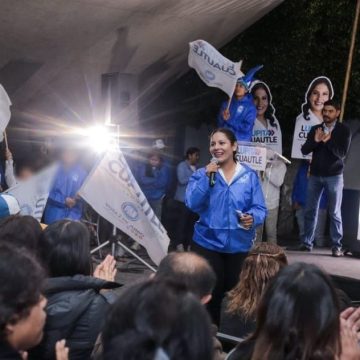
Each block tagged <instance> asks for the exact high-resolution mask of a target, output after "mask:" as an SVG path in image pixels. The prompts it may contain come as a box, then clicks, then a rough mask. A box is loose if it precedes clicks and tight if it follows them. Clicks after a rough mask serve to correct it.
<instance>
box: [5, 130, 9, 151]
mask: <svg viewBox="0 0 360 360" xmlns="http://www.w3.org/2000/svg"><path fill="white" fill-rule="evenodd" d="M4 140H5V148H6V151H8V150H9V143H8V138H7V134H6V130H4Z"/></svg>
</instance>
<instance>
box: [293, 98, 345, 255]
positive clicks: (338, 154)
mask: <svg viewBox="0 0 360 360" xmlns="http://www.w3.org/2000/svg"><path fill="white" fill-rule="evenodd" d="M339 115H340V104H339V103H337V102H336V101H334V100H328V101H326V102H325V103H324V108H323V119H324V122H323V123H322V124H320V125H316V126H313V127H312V128H311V131H310V133H309V135H308V137H307V139H306V142H305V144H304V145H303V146H302V148H301V151H302V153H303V154H304V155H307V154H309V153H311V152H312V154H313V155H312V161H311V164H310V176H309V182H308V188H307V196H306V209H305V234H304V238H303V244H302V245H300V246H299V247H298V248H297V250H300V251H311V249H312V247H313V242H314V234H315V226H316V218H317V213H318V208H319V200H320V197H321V194H322V192H323V191H324V189H325V191H326V193H327V196H328V201H329V207H328V212H329V217H330V239H331V243H332V255H333V256H334V257H339V256H342V255H343V252H342V250H341V248H342V244H341V240H342V236H343V229H342V219H341V202H342V191H343V186H344V181H343V169H344V160H345V157H346V154H347V152H348V150H349V147H350V142H351V132H350V129H349V128H348V127H347V126H346V125H344V124H342V123H340V122H339V121H337V120H338V117H339Z"/></svg>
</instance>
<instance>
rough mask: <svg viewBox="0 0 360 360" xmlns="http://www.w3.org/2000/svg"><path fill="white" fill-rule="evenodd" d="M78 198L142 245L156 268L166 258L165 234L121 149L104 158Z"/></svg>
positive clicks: (89, 177) (167, 239)
mask: <svg viewBox="0 0 360 360" xmlns="http://www.w3.org/2000/svg"><path fill="white" fill-rule="evenodd" d="M79 194H80V196H81V197H82V198H83V199H84V200H85V201H86V202H87V203H89V204H90V205H91V206H92V207H93V208H94V210H95V211H96V212H98V213H99V214H100V215H101V216H102V217H104V218H105V219H106V220H108V221H109V222H110V223H112V224H113V225H115V226H116V227H117V228H119V229H120V230H122V231H123V232H124V233H126V234H127V235H129V236H130V237H131V238H132V239H134V240H136V241H137V242H139V243H140V244H141V245H143V246H144V247H145V249H146V250H147V252H148V254H149V256H150V258H151V260H152V261H153V262H154V263H155V264H159V263H160V261H161V259H162V258H163V257H165V256H166V254H167V248H168V245H169V237H168V235H167V232H166V230H165V229H164V227H163V226H162V224H161V222H160V221H159V219H158V218H157V217H156V215H155V214H154V212H153V210H152V209H151V207H150V205H149V203H148V201H147V200H146V197H145V195H144V194H143V192H142V191H141V189H140V187H139V185H138V184H137V182H136V180H135V178H134V176H133V175H132V173H131V170H130V168H129V166H128V164H127V162H126V160H125V157H124V155H123V154H122V152H121V150H120V149H119V150H118V151H113V152H107V153H106V154H105V155H104V157H103V158H102V159H101V161H100V162H99V164H98V165H97V166H96V167H95V168H94V169H93V170H92V172H91V174H90V175H89V176H88V178H87V179H86V180H85V183H84V184H83V186H82V187H81V189H80V191H79Z"/></svg>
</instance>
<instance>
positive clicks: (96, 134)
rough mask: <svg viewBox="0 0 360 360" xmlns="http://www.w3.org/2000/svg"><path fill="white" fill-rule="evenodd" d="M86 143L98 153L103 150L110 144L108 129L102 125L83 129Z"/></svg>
mask: <svg viewBox="0 0 360 360" xmlns="http://www.w3.org/2000/svg"><path fill="white" fill-rule="evenodd" d="M85 136H86V137H87V139H86V144H87V145H88V146H89V147H90V148H91V149H93V150H94V151H96V152H98V153H102V152H105V151H106V150H107V149H108V148H109V147H110V145H111V142H112V139H111V134H110V133H109V131H108V129H107V128H106V127H104V126H100V125H97V126H93V127H91V128H88V129H86V130H85Z"/></svg>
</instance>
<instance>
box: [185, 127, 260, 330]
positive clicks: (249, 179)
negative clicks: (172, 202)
mask: <svg viewBox="0 0 360 360" xmlns="http://www.w3.org/2000/svg"><path fill="white" fill-rule="evenodd" d="M236 150H237V143H236V138H235V135H234V133H233V132H232V131H231V130H228V129H224V128H220V129H217V130H215V131H214V132H213V133H212V134H211V137H210V153H211V155H212V156H213V158H215V159H216V160H217V161H216V162H215V161H212V162H210V164H208V165H207V166H206V168H202V169H199V170H197V171H196V172H195V173H194V174H193V175H192V177H191V178H190V181H189V184H188V186H187V189H186V197H185V202H186V205H187V206H188V207H189V208H190V209H191V210H192V211H194V212H196V213H197V214H199V216H200V219H199V221H198V222H197V223H196V225H195V229H194V237H193V243H192V250H193V251H195V252H196V253H198V254H200V255H202V256H203V257H205V258H206V259H207V260H208V261H209V262H210V264H211V265H212V267H213V268H214V271H215V272H216V275H217V283H216V286H215V289H214V292H213V298H212V301H211V302H210V304H209V311H210V313H211V315H212V317H213V321H214V322H215V323H217V324H218V323H219V319H220V308H221V301H222V298H223V296H224V294H225V292H227V291H229V290H230V289H232V288H233V287H234V286H235V285H236V283H237V281H238V279H239V274H240V270H241V265H242V263H243V261H244V259H245V257H246V255H247V253H248V251H249V250H250V248H251V247H252V245H253V241H254V238H255V228H256V226H258V225H261V224H262V223H263V222H264V219H265V216H266V212H267V210H266V206H265V201H264V197H263V193H262V190H261V185H260V182H259V179H258V176H257V174H256V172H255V171H253V170H252V169H250V168H249V167H248V166H246V165H242V164H240V163H237V161H236V157H235V156H236ZM211 173H215V174H216V175H215V176H216V177H215V179H216V181H215V184H214V186H210V183H209V176H210V174H211Z"/></svg>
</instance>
